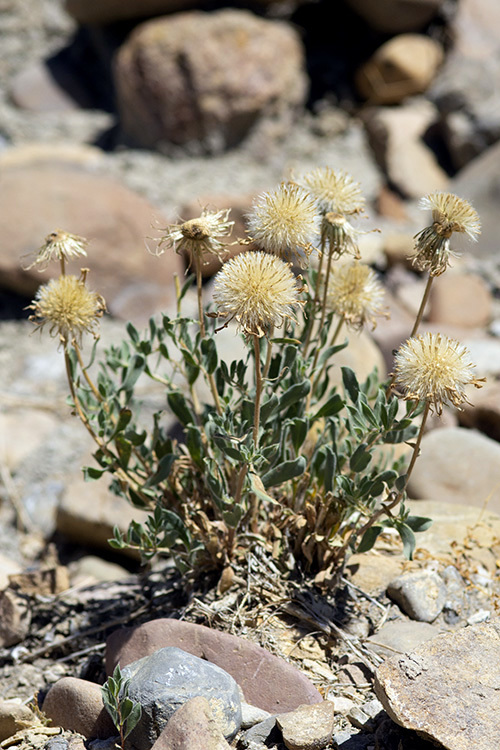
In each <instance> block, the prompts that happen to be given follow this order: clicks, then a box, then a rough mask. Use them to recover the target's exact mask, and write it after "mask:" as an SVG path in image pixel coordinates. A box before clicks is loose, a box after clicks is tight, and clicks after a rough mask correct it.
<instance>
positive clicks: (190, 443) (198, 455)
mask: <svg viewBox="0 0 500 750" xmlns="http://www.w3.org/2000/svg"><path fill="white" fill-rule="evenodd" d="M186 445H187V448H188V450H189V454H190V456H191V458H192V459H193V461H194V462H195V464H196V465H197V466H199V467H200V469H204V468H205V467H204V465H203V453H204V450H203V440H202V438H201V432H200V428H199V427H198V426H197V425H189V427H188V428H187V429H186Z"/></svg>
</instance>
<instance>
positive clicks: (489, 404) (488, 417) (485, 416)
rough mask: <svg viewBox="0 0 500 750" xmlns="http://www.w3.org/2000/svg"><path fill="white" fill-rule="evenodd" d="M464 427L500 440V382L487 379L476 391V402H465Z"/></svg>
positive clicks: (461, 416)
mask: <svg viewBox="0 0 500 750" xmlns="http://www.w3.org/2000/svg"><path fill="white" fill-rule="evenodd" d="M460 423H461V424H462V425H463V426H464V427H469V428H472V429H476V430H479V432H482V433H483V434H484V435H487V436H488V437H489V438H491V439H492V440H496V441H497V442H500V382H499V381H498V380H487V381H486V383H485V384H484V386H483V387H482V388H481V389H480V390H478V391H477V392H476V393H474V404H472V405H471V404H464V405H463V411H461V412H460Z"/></svg>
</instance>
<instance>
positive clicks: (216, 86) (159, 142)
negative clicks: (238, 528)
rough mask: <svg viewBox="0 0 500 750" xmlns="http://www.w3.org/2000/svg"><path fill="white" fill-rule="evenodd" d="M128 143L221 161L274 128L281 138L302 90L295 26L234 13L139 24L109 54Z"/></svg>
mask: <svg viewBox="0 0 500 750" xmlns="http://www.w3.org/2000/svg"><path fill="white" fill-rule="evenodd" d="M115 83H116V89H117V101H118V108H119V111H120V114H121V119H122V125H123V128H124V131H125V132H126V133H127V135H128V136H129V137H130V138H132V139H133V140H134V141H135V142H136V143H138V144H139V145H142V146H146V147H156V148H159V149H161V150H167V151H168V150H169V149H170V150H171V149H172V147H173V148H176V149H177V150H178V149H179V148H181V149H188V150H189V151H190V152H191V153H205V152H208V153H220V152H222V151H224V150H226V149H227V148H228V147H232V146H235V145H236V144H237V143H239V142H241V141H242V140H243V139H244V138H245V137H246V136H247V135H248V134H249V133H250V131H251V130H253V129H255V128H256V127H258V126H259V125H260V124H262V121H263V120H265V121H266V122H272V123H273V128H274V129H275V130H276V131H277V132H276V135H277V136H278V137H279V136H280V135H281V136H284V135H285V133H286V131H287V130H288V128H289V126H290V124H291V122H292V121H293V120H294V119H295V118H296V115H297V113H298V112H299V111H301V110H302V108H303V105H304V103H305V98H306V92H307V78H306V74H305V66H304V52H303V48H302V44H301V42H300V39H299V36H298V34H297V33H296V32H295V30H294V29H293V28H292V26H289V25H286V24H284V23H282V22H279V21H270V20H267V19H264V18H259V17H257V16H256V15H254V14H252V13H249V12H246V11H242V10H237V9H232V8H226V9H223V10H220V11H216V12H212V13H203V12H200V11H192V12H189V13H178V14H174V15H171V16H164V17H162V18H159V19H153V20H151V21H147V22H145V23H143V24H140V25H139V26H138V27H137V28H136V29H135V31H133V32H132V34H131V35H130V37H129V38H128V39H127V41H126V42H125V43H124V44H123V45H122V47H121V48H120V49H119V51H118V54H117V56H116V65H115Z"/></svg>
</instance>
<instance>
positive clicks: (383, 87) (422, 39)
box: [356, 34, 443, 104]
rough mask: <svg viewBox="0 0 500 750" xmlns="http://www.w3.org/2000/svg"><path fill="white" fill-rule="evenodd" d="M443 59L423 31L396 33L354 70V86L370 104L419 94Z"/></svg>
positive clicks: (394, 101)
mask: <svg viewBox="0 0 500 750" xmlns="http://www.w3.org/2000/svg"><path fill="white" fill-rule="evenodd" d="M442 61H443V49H442V47H441V45H440V44H439V43H438V42H436V41H435V40H434V39H431V38H430V37H428V36H424V35H423V34H399V35H398V36H395V37H393V38H392V39H389V41H388V42H385V44H383V45H382V46H381V47H379V48H378V49H377V51H376V52H375V53H374V54H373V55H372V57H371V58H370V59H369V60H367V62H366V63H364V65H362V67H361V68H360V69H359V70H358V72H357V74H356V86H357V89H358V91H359V93H360V94H361V96H362V97H363V98H365V99H368V100H369V101H370V103H372V104H397V103H399V102H401V101H403V99H406V97H408V96H413V95H414V94H422V93H423V92H424V91H425V90H426V88H427V87H428V86H429V84H430V83H431V82H432V81H433V79H434V76H435V75H436V72H437V69H438V68H439V66H440V65H441V63H442Z"/></svg>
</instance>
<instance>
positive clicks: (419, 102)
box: [364, 99, 448, 198]
mask: <svg viewBox="0 0 500 750" xmlns="http://www.w3.org/2000/svg"><path fill="white" fill-rule="evenodd" d="M436 117H437V112H436V110H435V108H434V107H433V106H432V104H431V103H430V102H428V101H426V100H425V99H415V100H412V101H411V102H409V103H408V104H405V105H402V106H400V107H370V108H369V109H368V110H366V112H365V113H364V122H365V126H366V129H367V132H368V137H369V140H370V144H371V146H372V148H373V150H374V153H375V157H376V159H377V162H378V163H379V165H380V167H381V168H382V169H383V170H384V172H385V173H386V175H387V177H388V178H389V180H390V182H391V183H392V184H393V185H394V186H395V187H396V188H397V189H398V190H399V191H400V192H401V193H402V194H403V195H405V196H406V197H407V198H421V197H422V196H423V195H426V194H427V193H431V192H433V191H434V190H443V189H445V188H446V186H447V184H448V175H447V174H446V172H445V171H444V170H443V169H442V168H441V167H440V165H439V164H438V161H437V158H436V156H435V155H434V153H433V152H432V151H431V149H430V148H429V147H428V146H427V145H426V144H425V142H424V140H423V136H424V135H425V132H426V131H427V130H428V128H429V127H430V126H431V125H432V124H433V123H434V122H435V120H436Z"/></svg>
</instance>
